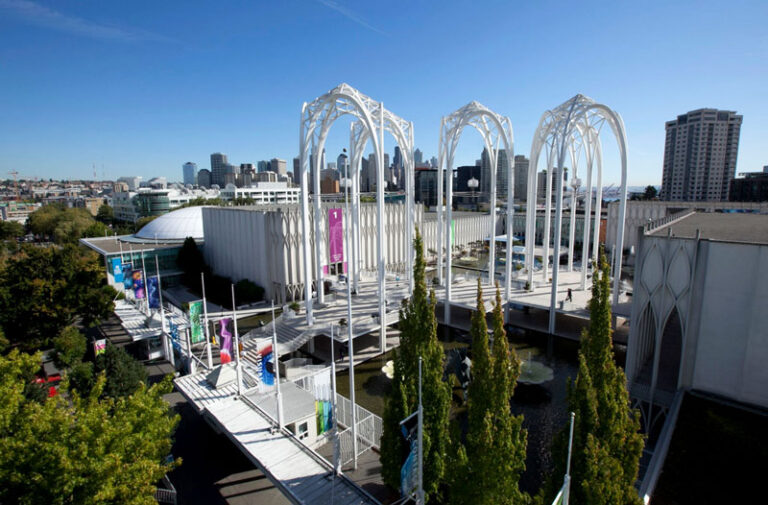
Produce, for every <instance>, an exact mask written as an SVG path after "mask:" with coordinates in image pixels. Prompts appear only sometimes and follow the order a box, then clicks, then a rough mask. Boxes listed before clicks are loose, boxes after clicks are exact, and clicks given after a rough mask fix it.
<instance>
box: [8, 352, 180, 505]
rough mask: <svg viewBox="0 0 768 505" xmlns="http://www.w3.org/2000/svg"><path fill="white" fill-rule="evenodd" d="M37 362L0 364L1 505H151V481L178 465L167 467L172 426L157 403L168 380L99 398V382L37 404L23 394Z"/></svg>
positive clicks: (12, 358)
mask: <svg viewBox="0 0 768 505" xmlns="http://www.w3.org/2000/svg"><path fill="white" fill-rule="evenodd" d="M39 363H40V354H39V353H38V354H35V355H27V354H22V353H19V352H18V351H17V350H15V349H14V350H12V351H11V353H10V354H9V355H8V356H6V357H0V502H2V503H20V504H38V503H40V504H54V505H57V504H78V505H90V504H101V503H126V504H137V505H138V504H141V505H144V504H146V505H149V504H154V503H156V502H155V501H154V496H153V495H154V491H155V484H156V482H157V481H158V480H160V479H161V478H162V476H163V475H164V474H166V473H167V472H168V471H170V470H171V469H172V468H173V467H175V466H177V465H178V464H180V463H181V462H180V460H179V461H175V462H167V461H166V456H167V455H168V454H169V453H170V449H171V435H172V433H173V431H174V429H175V427H176V425H177V424H178V421H179V416H178V415H171V413H170V410H169V407H168V404H167V403H165V401H164V400H163V398H162V395H163V394H166V393H169V392H170V391H171V388H172V386H171V378H170V377H166V378H165V380H163V381H162V382H161V383H159V384H156V385H154V386H152V387H150V388H146V387H144V386H142V387H141V388H139V389H138V390H137V391H136V392H135V393H134V394H133V395H130V396H127V397H123V398H118V399H113V398H103V399H102V398H100V396H101V392H102V389H103V386H104V380H105V379H104V377H103V376H102V377H99V378H98V379H97V381H96V385H95V386H94V388H93V390H92V391H91V392H90V394H88V395H80V394H79V393H77V392H76V391H71V394H70V395H69V398H64V396H63V395H57V396H54V397H53V398H49V399H47V400H45V401H43V402H41V403H38V402H34V401H30V400H29V399H27V398H26V397H25V396H24V388H25V377H27V376H28V375H29V374H30V373H34V370H36V368H37V367H39ZM64 387H66V384H65V385H64Z"/></svg>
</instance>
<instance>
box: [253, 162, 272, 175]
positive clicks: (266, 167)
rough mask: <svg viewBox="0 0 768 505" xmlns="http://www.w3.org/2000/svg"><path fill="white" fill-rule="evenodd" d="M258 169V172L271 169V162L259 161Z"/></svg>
mask: <svg viewBox="0 0 768 505" xmlns="http://www.w3.org/2000/svg"><path fill="white" fill-rule="evenodd" d="M256 171H257V172H258V173H261V172H267V171H269V162H268V161H264V160H261V161H259V162H258V163H256Z"/></svg>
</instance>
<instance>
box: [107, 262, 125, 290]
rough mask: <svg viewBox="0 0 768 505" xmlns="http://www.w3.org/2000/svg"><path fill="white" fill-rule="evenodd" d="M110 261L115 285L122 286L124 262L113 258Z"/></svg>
mask: <svg viewBox="0 0 768 505" xmlns="http://www.w3.org/2000/svg"><path fill="white" fill-rule="evenodd" d="M109 261H110V263H111V264H112V278H113V279H114V280H115V284H122V282H123V260H121V259H120V258H112V259H111V260H109Z"/></svg>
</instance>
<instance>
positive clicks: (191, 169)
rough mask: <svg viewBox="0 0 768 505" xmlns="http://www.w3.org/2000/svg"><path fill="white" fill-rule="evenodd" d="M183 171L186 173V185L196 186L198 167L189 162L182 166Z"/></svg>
mask: <svg viewBox="0 0 768 505" xmlns="http://www.w3.org/2000/svg"><path fill="white" fill-rule="evenodd" d="M182 170H183V173H184V185H185V186H186V185H187V184H191V185H194V184H195V178H196V176H197V165H196V164H195V163H192V162H191V161H188V162H186V163H184V165H183V166H182Z"/></svg>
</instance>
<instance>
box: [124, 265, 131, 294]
mask: <svg viewBox="0 0 768 505" xmlns="http://www.w3.org/2000/svg"><path fill="white" fill-rule="evenodd" d="M123 287H124V288H125V289H133V268H132V264H131V263H123Z"/></svg>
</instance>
